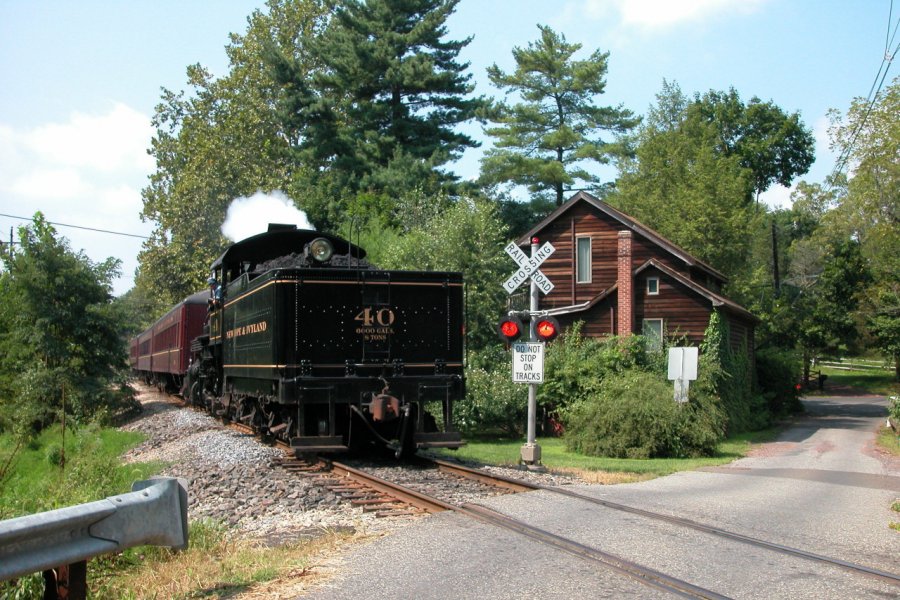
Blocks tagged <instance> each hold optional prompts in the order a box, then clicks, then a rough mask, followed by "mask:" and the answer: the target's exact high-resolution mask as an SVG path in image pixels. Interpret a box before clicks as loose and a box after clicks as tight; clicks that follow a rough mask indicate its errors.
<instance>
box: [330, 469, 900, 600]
mask: <svg viewBox="0 0 900 600" xmlns="http://www.w3.org/2000/svg"><path fill="white" fill-rule="evenodd" d="M418 461H419V462H420V463H421V462H429V463H431V464H432V465H433V466H434V468H436V469H438V470H440V471H442V472H445V473H450V474H452V475H454V476H457V477H465V478H468V479H473V480H477V481H480V482H482V483H486V484H489V485H493V486H498V487H504V488H506V489H508V490H510V491H512V492H523V491H531V490H544V491H546V492H550V493H554V494H560V495H563V496H567V497H570V498H576V499H578V500H580V501H584V502H589V503H592V504H595V505H600V506H603V507H605V508H608V509H612V510H616V511H623V512H627V513H631V514H634V515H638V516H640V517H644V518H649V519H654V520H658V521H663V522H666V523H670V524H674V525H677V526H680V527H686V528H690V529H693V530H696V531H701V532H704V533H707V534H711V535H716V536H719V537H723V538H726V539H729V540H732V541H737V542H740V543H743V544H748V545H751V546H754V547H757V548H762V549H765V550H769V551H774V552H778V553H781V554H786V555H789V556H794V557H798V558H801V559H805V560H809V561H813V562H815V563H819V564H824V565H828V566H831V567H838V568H841V569H843V570H846V571H850V572H852V573H854V574H856V575H860V576H863V577H867V578H875V579H878V580H881V581H884V582H887V583H889V584H891V585H894V586H900V575H898V574H895V573H889V572H886V571H882V570H880V569H875V568H872V567H868V566H866V565H861V564H857V563H852V562H849V561H844V560H841V559H836V558H832V557H828V556H823V555H821V554H816V553H813V552H808V551H805V550H801V549H799V548H792V547H789V546H786V545H783V544H778V543H775V542H770V541H767V540H762V539H758V538H753V537H750V536H746V535H743V534H739V533H735V532H732V531H728V530H725V529H722V528H720V527H715V526H713V525H707V524H704V523H699V522H696V521H693V520H690V519H685V518H681V517H675V516H672V515H667V514H663V513H657V512H653V511H649V510H645V509H641V508H636V507H632V506H627V505H624V504H619V503H616V502H611V501H608V500H601V499H598V498H594V497H591V496H588V495H585V494H581V493H579V492H577V491H575V490H569V489H566V488H561V487H551V486H545V485H542V484H536V483H531V482H526V481H521V480H517V479H510V478H506V477H501V476H497V475H494V474H491V473H487V472H484V471H480V470H478V469H472V468H469V467H465V466H463V465H459V464H456V463H452V462H449V461H444V460H436V459H421V458H420V459H418ZM333 465H334V466H335V468H336V469H339V472H341V473H346V474H347V476H350V477H352V478H354V479H355V480H359V481H366V482H370V483H368V484H367V485H372V486H373V487H377V488H378V489H380V490H381V491H382V492H383V493H385V494H387V495H389V496H392V497H395V498H397V499H398V500H399V501H402V502H408V503H409V504H411V505H413V506H416V507H417V508H419V510H422V511H424V512H429V513H431V512H441V511H453V512H456V513H458V514H461V515H463V516H466V517H469V518H473V519H476V520H478V521H480V522H483V523H487V524H490V525H493V526H497V527H501V528H504V529H506V530H509V531H513V532H515V533H517V534H519V535H523V536H526V537H528V538H530V539H532V540H536V541H538V542H540V543H542V544H545V545H548V546H552V547H554V548H557V549H559V550H562V551H564V552H567V553H569V554H572V555H574V556H577V557H579V558H581V559H583V560H587V561H591V562H595V563H598V564H602V565H604V566H605V567H608V568H610V569H612V570H614V571H616V572H618V573H620V574H622V575H625V576H628V577H631V578H633V579H635V580H637V581H639V582H641V583H643V584H645V585H648V586H651V587H654V588H657V589H660V590H663V591H667V592H672V593H677V594H679V595H682V596H686V597H690V598H726V597H727V596H724V595H722V594H720V593H718V592H715V591H713V590H709V589H706V588H703V587H700V586H696V585H694V584H692V583H690V582H687V581H684V580H681V579H678V578H675V577H671V576H669V575H666V574H665V573H661V572H659V571H657V570H654V569H651V568H648V567H646V566H644V565H641V564H638V563H636V562H634V561H631V560H628V559H625V558H622V557H620V556H616V555H614V554H611V553H609V552H605V551H603V550H599V549H597V548H593V547H590V546H587V545H585V544H581V543H579V542H576V541H574V540H572V539H568V538H566V537H564V536H560V535H558V534H555V533H553V532H551V531H547V530H545V529H542V528H539V527H536V526H534V525H532V524H529V523H527V522H524V521H521V520H519V519H516V518H513V517H510V516H508V515H504V514H502V513H500V512H497V511H495V510H492V509H489V508H486V507H484V506H480V505H478V504H474V503H465V504H460V505H457V504H453V503H448V502H445V501H443V500H440V499H437V498H434V497H430V496H428V494H423V493H421V492H417V491H415V490H411V489H409V488H405V487H404V486H402V485H398V484H396V483H393V482H390V481H387V480H385V479H382V478H378V477H376V476H373V475H371V474H369V473H366V472H365V471H364V470H361V469H355V468H353V467H348V466H346V465H342V464H340V463H333Z"/></svg>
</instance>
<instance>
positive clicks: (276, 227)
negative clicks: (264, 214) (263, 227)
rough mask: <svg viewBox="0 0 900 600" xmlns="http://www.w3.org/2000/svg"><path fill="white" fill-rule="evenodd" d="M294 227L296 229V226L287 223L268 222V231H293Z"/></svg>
mask: <svg viewBox="0 0 900 600" xmlns="http://www.w3.org/2000/svg"><path fill="white" fill-rule="evenodd" d="M295 229H297V226H296V225H291V224H289V223H269V233H272V232H273V231H293V230H295Z"/></svg>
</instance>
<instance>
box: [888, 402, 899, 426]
mask: <svg viewBox="0 0 900 600" xmlns="http://www.w3.org/2000/svg"><path fill="white" fill-rule="evenodd" d="M889 400H890V404H888V414H889V415H890V417H891V420H892V421H893V422H894V423H896V424H897V426H900V396H891V397H890V398H889Z"/></svg>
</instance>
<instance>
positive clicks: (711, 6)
mask: <svg viewBox="0 0 900 600" xmlns="http://www.w3.org/2000/svg"><path fill="white" fill-rule="evenodd" d="M766 1H767V0H612V1H610V0H585V2H584V8H583V10H584V13H585V14H586V15H587V16H588V17H590V18H592V19H598V20H601V19H607V18H609V17H610V15H611V14H613V13H618V15H619V17H620V18H621V23H622V25H625V26H628V27H637V28H640V29H662V28H666V27H671V26H675V25H678V24H681V23H686V22H697V21H703V20H706V19H709V18H713V17H717V16H719V15H721V14H726V13H731V14H733V13H740V14H749V13H752V12H754V11H756V10H757V9H758V8H759V6H760V5H762V4H763V3H764V2H766Z"/></svg>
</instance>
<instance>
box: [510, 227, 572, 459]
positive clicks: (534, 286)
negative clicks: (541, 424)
mask: <svg viewBox="0 0 900 600" xmlns="http://www.w3.org/2000/svg"><path fill="white" fill-rule="evenodd" d="M539 243H540V240H538V238H536V237H535V238H531V256H530V257H529V256H527V255H526V254H525V253H524V252H522V250H521V249H520V248H519V247H518V246H517V245H516V243H515V242H510V243H509V244H507V246H506V248H505V250H506V253H507V254H508V255H509V256H510V257H511V258H512V259H513V260H514V261H515V262H516V264H517V265H518V266H519V269H518V270H517V271H516V272H515V273H513V274H512V275H511V276H510V277H509V279H507V280H506V281H505V282H504V283H503V289H505V290H506V293H508V294H512V293H513V292H515V291H516V289H518V288H519V286H521V285H522V284H523V283H525V282H526V281H528V282H530V290H529V309H528V311H522V312H521V313H516V314H514V313H510V318H511V319H515V322H516V323H518V322H519V321H518V317H520V316H526V315H527V316H528V318H529V320H530V322H529V334H530V335H529V336H528V339H529V341H528V342H517V343H515V344H513V346H512V348H513V353H512V354H513V381H514V382H516V383H527V384H528V434H527V437H526V440H525V445H524V446H522V451H521V461H522V463H524V464H525V465H527V466H528V467H529V468H533V469H543V467H542V466H541V447H540V445H538V444H537V442H536V441H535V438H536V429H537V427H536V421H537V386H538V384H540V383H543V381H544V344H543V342H542V341H541V340H546V341H549V340H550V339H553V338H554V337H556V335H557V334H558V333H559V324H558V323H557V322H556V319H553V318H552V317H547V316H546V313H542V312H541V311H539V310H538V304H539V299H540V294H541V293H544V294H549V293H550V292H551V291H552V290H553V287H554V286H553V283H552V282H551V281H550V280H549V279H548V278H547V276H546V275H544V274H543V273H542V272H541V271H540V270H539V269H538V267H540V266H541V264H542V263H543V262H544V261H545V260H547V258H548V257H549V256H550V255H551V254H553V253H554V252H555V251H556V248H554V247H553V244H551V243H550V242H545V243H544V245H543V246H540V247H539ZM522 313H525V314H522ZM540 316H543V317H544V318H543V319H538V318H537V317H540ZM511 322H512V321H509V320H507V321H501V324H500V328H499V330H500V333H501V335H503V336H505V337H506V339H507V340H508V341H510V342H512V341H513V340H515V339H517V338H518V337H519V334H520V333H521V332H520V331H516V332H515V336H514V337H512V336H510V335H508V334H507V333H506V331H504V329H505V327H504V326H505V325H506V324H507V323H511ZM539 330H541V331H540V332H539ZM510 332H511V329H510Z"/></svg>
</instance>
